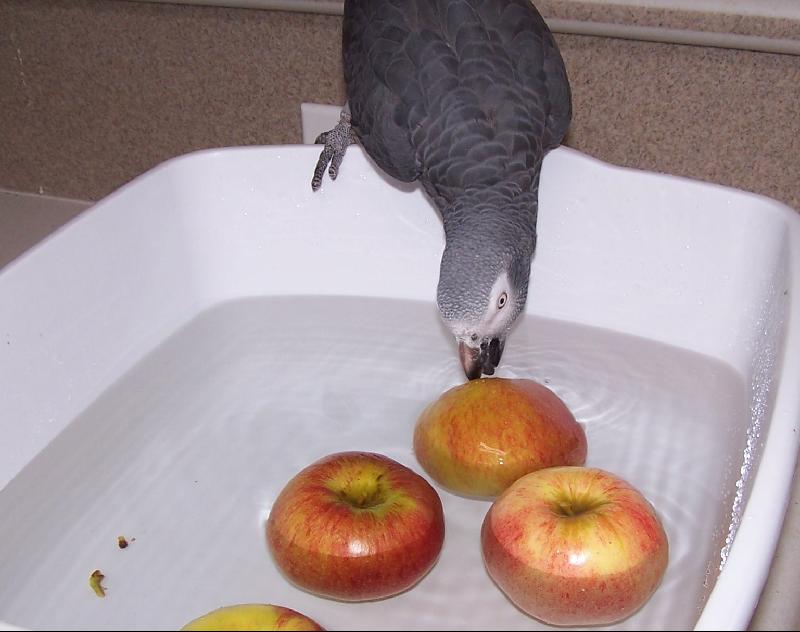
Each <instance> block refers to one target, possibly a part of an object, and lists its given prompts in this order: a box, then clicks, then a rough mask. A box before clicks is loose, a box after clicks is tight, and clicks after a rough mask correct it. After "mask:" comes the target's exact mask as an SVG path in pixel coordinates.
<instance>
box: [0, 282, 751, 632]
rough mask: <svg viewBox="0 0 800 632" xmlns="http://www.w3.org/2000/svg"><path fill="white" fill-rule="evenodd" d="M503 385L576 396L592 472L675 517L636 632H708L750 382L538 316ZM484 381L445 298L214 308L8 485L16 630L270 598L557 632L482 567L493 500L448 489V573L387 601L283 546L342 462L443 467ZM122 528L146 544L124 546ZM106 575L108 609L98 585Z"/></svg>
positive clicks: (159, 615)
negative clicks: (368, 458) (353, 589)
mask: <svg viewBox="0 0 800 632" xmlns="http://www.w3.org/2000/svg"><path fill="white" fill-rule="evenodd" d="M498 375H500V376H503V377H525V378H531V379H536V380H538V381H540V382H542V383H544V384H546V385H547V386H549V387H550V388H551V389H552V390H553V391H555V392H556V393H557V394H558V395H559V396H561V398H562V399H563V400H564V401H565V403H566V404H567V405H568V406H569V407H570V409H571V410H572V411H573V413H574V414H575V416H576V418H577V419H578V420H579V421H580V422H581V423H582V424H583V425H584V427H585V429H586V433H587V438H588V442H589V456H588V461H587V464H588V465H591V466H596V467H602V468H604V469H607V470H609V471H612V472H614V473H616V474H618V475H620V476H622V477H623V478H626V479H627V480H628V481H630V482H631V483H632V484H633V485H635V486H636V487H637V488H638V489H639V490H640V491H642V492H643V493H644V494H645V496H647V498H649V499H650V501H651V502H652V503H653V505H654V507H655V508H656V510H657V512H658V513H659V515H660V516H661V518H662V520H663V522H664V526H665V528H666V531H667V534H668V537H669V541H670V564H669V568H668V570H667V574H666V576H665V578H664V581H663V583H662V585H661V586H660V588H659V589H658V591H657V592H656V594H655V595H654V596H653V598H652V599H651V600H650V601H649V602H648V603H647V604H646V606H645V607H644V608H643V609H642V610H641V611H640V612H639V613H637V614H636V615H634V616H633V617H631V618H630V619H628V620H627V621H625V622H623V623H622V624H620V625H618V626H616V627H617V628H618V629H631V630H633V629H689V628H691V627H692V626H693V624H694V621H695V620H696V618H697V616H698V614H699V608H700V607H701V606H702V603H703V601H704V599H705V598H706V596H707V594H708V591H709V590H710V589H712V588H713V583H714V577H715V572H716V570H715V568H716V567H715V563H716V560H718V559H719V552H720V549H721V547H722V546H723V545H724V538H725V535H726V534H727V531H728V522H727V521H728V520H729V509H730V507H731V501H732V499H733V494H734V493H735V480H736V476H738V472H737V471H736V468H735V467H733V466H732V464H733V463H735V462H737V458H738V457H737V455H741V451H742V447H743V445H744V442H745V440H746V426H747V424H746V422H747V406H746V399H745V388H744V386H743V384H742V382H741V380H740V378H739V377H738V376H737V375H736V374H735V373H733V372H732V371H731V370H730V369H728V368H727V367H725V366H724V365H722V364H720V363H717V362H715V361H712V360H710V359H708V358H705V357H702V356H699V355H696V354H693V353H690V352H686V351H682V350H679V349H675V348H671V347H668V346H664V345H661V344H657V343H653V342H651V341H647V340H642V339H638V338H634V337H629V336H624V335H620V334H616V333H613V332H609V331H604V330H598V329H593V328H588V327H585V326H578V325H574V324H569V323H564V322H556V321H549V320H544V319H539V318H535V317H532V316H527V317H526V318H525V319H524V320H523V321H522V322H520V323H519V326H518V327H517V328H516V329H515V330H514V331H513V332H512V334H511V336H510V338H509V341H508V344H507V346H506V352H505V356H504V358H503V363H502V365H501V368H500V370H499V372H498ZM463 380H464V377H463V373H462V372H461V367H460V364H459V362H458V359H457V355H456V349H455V346H454V343H453V341H452V340H451V339H449V338H448V335H447V334H446V333H445V331H444V328H443V327H442V326H441V324H440V321H439V318H438V314H437V312H436V309H435V307H434V306H433V305H431V304H427V303H416V302H407V301H390V300H378V299H361V298H319V297H308V298H302V297H291V298H288V297H286V298H260V299H250V300H245V301H237V302H234V303H229V304H225V305H221V306H219V307H217V308H214V309H212V310H210V311H208V312H206V313H204V314H202V315H200V316H199V317H198V318H197V319H195V320H194V321H192V322H191V323H189V324H188V325H187V326H186V327H184V328H183V329H181V330H180V331H178V332H176V333H175V334H174V335H173V336H172V337H171V338H169V339H168V340H166V341H165V342H164V343H163V344H162V345H160V346H159V347H158V348H157V349H155V350H154V351H153V352H152V353H151V354H150V355H148V356H147V357H146V358H144V359H143V360H142V362H140V363H139V364H138V365H137V366H136V367H134V369H133V370H131V371H130V372H129V373H128V374H126V375H125V376H123V377H122V378H121V379H120V380H119V381H118V382H117V383H116V384H115V385H114V386H113V387H112V388H110V389H109V390H108V391H106V392H105V393H103V394H102V396H101V397H100V398H99V399H98V400H97V401H96V402H95V403H94V404H93V405H92V406H91V407H90V408H89V409H88V410H86V411H85V412H84V413H83V414H82V415H81V416H79V417H78V418H77V419H76V420H75V421H74V422H73V423H72V424H71V425H70V426H69V427H68V428H67V430H65V431H64V432H63V433H62V434H61V435H60V436H59V437H58V438H57V439H56V440H55V441H54V442H53V443H52V444H51V445H50V446H48V448H47V449H46V450H45V451H44V452H43V453H42V454H41V455H39V457H37V458H36V459H35V460H34V461H33V462H32V463H31V464H30V465H29V466H28V467H27V468H26V469H25V470H24V471H23V472H21V473H20V475H19V476H18V477H17V478H16V479H15V480H14V481H12V482H11V483H10V484H9V485H8V486H7V487H6V489H4V490H3V491H2V492H0V516H3V517H4V518H5V517H6V516H14V519H13V520H8V519H4V520H2V521H1V522H0V560H2V562H3V564H2V573H3V575H4V578H7V577H13V578H14V581H13V582H12V583H8V582H4V583H5V584H6V585H5V586H4V589H3V590H2V591H0V619H4V620H6V621H11V622H13V623H16V624H19V625H24V626H29V627H40V628H44V627H60V628H74V629H97V628H120V627H139V628H162V629H163V628H172V629H177V628H179V627H180V626H181V625H183V624H184V623H186V622H187V621H189V620H190V619H193V618H194V617H196V616H198V615H199V614H202V613H204V612H207V611H209V610H212V609H214V608H217V607H219V606H222V605H230V604H233V603H248V602H264V601H267V602H272V603H279V604H283V605H287V606H290V607H293V608H295V609H297V610H300V611H302V612H305V613H306V614H308V615H309V616H311V617H312V618H314V619H316V620H317V621H319V622H321V623H322V624H323V625H324V626H325V627H328V628H329V629H336V628H341V629H373V630H378V629H385V628H394V629H397V628H401V629H452V628H454V627H455V628H459V629H536V628H546V626H544V625H541V624H539V623H538V622H536V621H535V620H533V619H530V618H529V617H527V616H525V615H524V614H522V613H521V612H519V611H518V610H517V609H516V608H514V607H513V606H512V605H511V603H510V602H509V601H507V600H506V599H505V597H503V595H502V594H501V593H500V592H499V591H498V589H497V588H496V587H495V586H494V585H493V584H492V582H491V580H490V579H489V577H488V575H487V574H486V572H485V570H484V568H483V564H482V560H481V553H480V546H479V539H478V533H479V530H480V524H481V521H482V520H483V516H484V514H485V513H486V511H487V509H488V507H489V504H488V503H487V502H486V501H475V500H469V499H466V498H462V497H458V496H455V495H452V494H449V493H447V492H445V491H440V494H441V497H442V501H443V503H444V507H445V518H446V522H447V535H446V542H445V548H444V550H443V552H442V556H441V559H440V560H439V562H438V564H437V565H436V567H435V568H434V569H433V571H432V572H431V573H430V574H429V575H428V576H426V577H425V579H424V580H423V581H422V582H421V583H420V584H419V585H418V586H417V587H415V588H414V589H412V590H410V591H408V592H406V593H404V594H402V595H399V596H397V597H393V598H391V599H388V600H385V601H380V602H371V603H361V604H346V603H340V602H332V601H329V600H326V599H321V598H317V597H314V596H312V595H308V594H306V593H303V592H302V591H299V590H298V589H296V588H294V587H293V586H290V585H289V584H288V583H287V582H286V581H285V580H284V579H283V578H282V577H281V576H280V574H279V573H278V572H277V570H276V569H275V567H274V565H273V564H272V561H271V559H270V558H269V555H268V552H267V550H266V546H265V542H264V538H263V533H262V529H263V521H264V519H265V518H266V516H267V515H268V513H269V508H270V506H271V503H272V500H273V499H274V497H275V496H276V494H277V493H278V492H279V491H280V489H281V488H282V486H283V485H284V484H285V482H286V481H288V479H289V478H291V477H292V476H293V475H294V474H295V473H296V472H297V471H298V470H299V469H301V468H302V467H304V466H306V465H308V464H309V463H311V462H312V461H313V460H315V459H317V458H319V457H321V456H323V455H326V454H329V453H332V452H337V451H340V450H369V451H375V452H382V453H384V454H387V455H388V456H391V457H393V458H395V459H397V460H399V461H401V462H403V463H405V464H406V465H408V466H410V467H412V468H413V469H415V470H416V471H418V472H420V473H423V472H422V469H421V468H420V467H419V465H418V464H417V462H416V460H415V458H414V455H413V453H412V451H411V441H412V432H413V427H414V424H415V422H416V419H417V416H418V415H419V413H420V412H421V411H422V409H423V408H424V407H425V406H426V405H427V404H428V403H430V402H431V401H433V400H434V399H435V398H437V397H438V396H439V395H440V394H441V393H442V392H444V391H445V390H447V389H448V388H450V387H452V386H454V385H456V384H459V383H461V382H463ZM119 535H126V536H128V537H129V538H130V537H131V536H133V537H135V538H136V541H135V542H134V543H133V544H132V545H131V546H129V547H128V548H127V549H126V550H125V551H124V552H121V551H120V550H119V549H118V548H117V547H116V538H117V536H119ZM710 564H711V566H710ZM95 568H99V569H101V570H102V571H103V573H104V574H105V575H106V580H105V584H104V585H105V586H106V587H107V589H108V597H107V598H106V599H104V600H98V599H97V598H96V597H95V596H94V595H93V594H92V593H91V591H90V590H89V589H88V585H87V578H88V576H89V574H90V573H91V572H92V570H94V569H95ZM709 568H714V570H713V571H709ZM44 595H46V597H47V598H46V599H43V596H44Z"/></svg>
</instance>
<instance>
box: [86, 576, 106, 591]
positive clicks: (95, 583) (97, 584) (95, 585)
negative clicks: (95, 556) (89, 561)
mask: <svg viewBox="0 0 800 632" xmlns="http://www.w3.org/2000/svg"><path fill="white" fill-rule="evenodd" d="M105 577H106V576H105V575H103V573H102V572H101V571H99V570H95V571H93V572H92V574H91V575H89V586H91V587H92V590H93V591H94V594H95V595H97V596H98V597H105V596H106V590H105V588H103V585H102V583H101V582H102V581H103V580H104V579H105Z"/></svg>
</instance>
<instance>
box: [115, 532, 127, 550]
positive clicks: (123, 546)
mask: <svg viewBox="0 0 800 632" xmlns="http://www.w3.org/2000/svg"><path fill="white" fill-rule="evenodd" d="M117 546H118V547H119V548H121V549H127V548H128V541H127V540H126V539H125V536H124V535H118V536H117Z"/></svg>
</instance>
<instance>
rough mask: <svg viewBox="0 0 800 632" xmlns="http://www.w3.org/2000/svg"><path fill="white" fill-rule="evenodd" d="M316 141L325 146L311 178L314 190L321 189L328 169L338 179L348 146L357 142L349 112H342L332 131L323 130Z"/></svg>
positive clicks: (329, 173)
mask: <svg viewBox="0 0 800 632" xmlns="http://www.w3.org/2000/svg"><path fill="white" fill-rule="evenodd" d="M315 142H316V143H317V144H324V145H325V147H324V149H323V150H322V153H321V154H320V155H319V160H317V166H316V167H315V168H314V177H313V178H312V179H311V189H312V190H314V191H316V190H317V189H319V187H320V185H321V184H322V178H323V176H324V175H325V170H326V169H327V170H328V175H329V176H330V177H331V180H336V176H337V175H339V167H340V166H341V164H342V159H344V153H345V151H347V146H348V145H350V144H352V143H353V142H355V141H354V138H353V132H352V129H351V126H350V115H349V114H348V113H347V112H342V115H341V117H340V118H339V122H338V123H337V124H336V127H334V128H333V129H332V130H330V131H327V132H322V134H320V135H319V136H317V139H316V141H315ZM328 165H330V167H329V166H328Z"/></svg>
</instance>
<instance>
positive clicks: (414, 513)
mask: <svg viewBox="0 0 800 632" xmlns="http://www.w3.org/2000/svg"><path fill="white" fill-rule="evenodd" d="M266 533H267V542H268V546H269V549H270V551H271V553H272V556H273V559H274V560H275V563H276V564H277V566H278V567H279V568H280V570H281V571H282V572H283V574H284V576H285V577H287V578H288V579H289V580H290V581H291V582H293V583H294V584H296V585H297V586H299V587H300V588H303V589H305V590H307V591H309V592H311V593H314V594H317V595H320V596H324V597H330V598H333V599H339V600H344V601H364V600H371V599H381V598H384V597H389V596H391V595H395V594H397V593H400V592H403V591H405V590H407V589H408V588H410V587H411V586H413V585H414V584H416V583H417V582H418V581H419V580H420V579H421V578H422V577H423V576H424V575H425V574H426V573H427V572H428V571H429V570H430V569H431V568H432V567H433V566H434V564H435V563H436V560H437V559H438V557H439V553H440V552H441V549H442V545H443V543H444V512H443V509H442V502H441V499H440V498H439V495H438V493H437V492H436V490H434V489H433V487H431V485H430V484H429V483H428V482H427V481H426V480H425V479H424V478H423V477H422V476H420V475H419V474H417V473H416V472H414V471H413V470H411V469H409V468H408V467H406V466H404V465H402V464H401V463H399V462H397V461H395V460H393V459H391V458H389V457H387V456H384V455H381V454H376V453H371V452H355V451H354V452H339V453H336V454H331V455H328V456H326V457H323V458H322V459H320V460H318V461H316V462H315V463H313V464H311V465H309V466H308V467H306V468H305V469H303V470H302V471H300V472H299V473H298V474H297V475H295V476H294V477H293V478H292V479H291V480H290V481H289V482H288V483H287V484H286V486H285V487H284V488H283V490H282V491H281V492H280V494H279V495H278V497H277V499H276V500H275V503H274V504H273V506H272V509H271V511H270V514H269V518H268V519H267V524H266Z"/></svg>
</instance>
